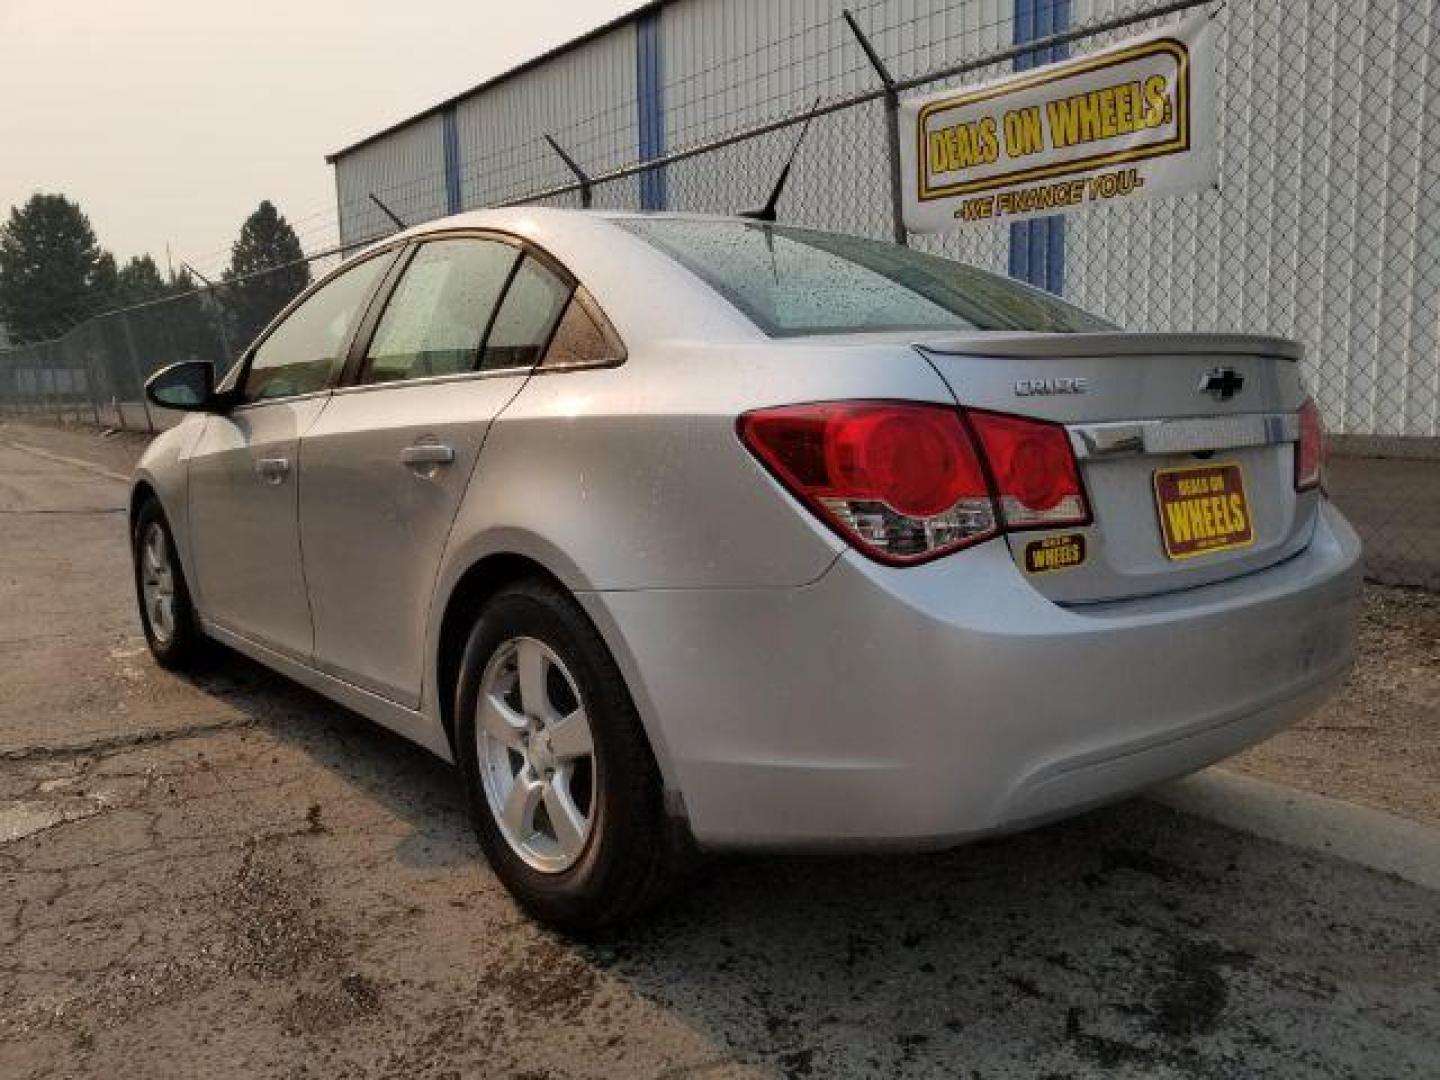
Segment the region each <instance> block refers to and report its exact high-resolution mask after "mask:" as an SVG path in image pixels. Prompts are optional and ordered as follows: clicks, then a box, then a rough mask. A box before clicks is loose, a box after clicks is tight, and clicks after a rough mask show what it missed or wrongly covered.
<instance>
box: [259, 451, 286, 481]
mask: <svg viewBox="0 0 1440 1080" xmlns="http://www.w3.org/2000/svg"><path fill="white" fill-rule="evenodd" d="M289 471H290V459H289V458H283V457H269V458H259V459H257V460H256V462H255V472H256V474H257V475H258V476H259V477H260V479H262V480H264V481H265V482H266V483H267V484H283V483H284V482H285V474H286V473H288V472H289Z"/></svg>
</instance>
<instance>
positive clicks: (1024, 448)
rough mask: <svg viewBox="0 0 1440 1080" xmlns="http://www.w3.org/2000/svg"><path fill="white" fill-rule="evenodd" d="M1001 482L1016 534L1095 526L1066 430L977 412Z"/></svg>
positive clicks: (974, 418) (975, 420) (1005, 512)
mask: <svg viewBox="0 0 1440 1080" xmlns="http://www.w3.org/2000/svg"><path fill="white" fill-rule="evenodd" d="M969 415H970V423H971V424H973V425H974V427H975V433H976V434H977V435H978V436H979V437H980V445H981V446H982V447H983V448H984V451H985V457H986V460H988V461H989V463H990V473H991V475H992V476H993V477H994V478H995V487H996V489H997V490H996V494H997V495H998V496H999V500H1000V513H1001V516H1002V517H1003V518H1004V521H1005V525H1006V526H1007V527H1008V528H1011V529H1034V528H1050V527H1052V526H1057V525H1083V524H1086V523H1087V522H1089V520H1090V510H1089V507H1088V506H1087V505H1086V502H1085V492H1084V489H1082V488H1081V486H1080V471H1079V469H1078V468H1077V467H1076V465H1075V454H1074V451H1072V450H1071V449H1070V436H1069V434H1068V433H1067V432H1066V431H1065V428H1064V427H1063V426H1062V425H1060V424H1051V423H1047V422H1045V421H1043V420H1031V419H1028V418H1026V417H1023V416H1007V415H1005V414H1004V413H992V412H979V411H972V412H971V413H970V414H969Z"/></svg>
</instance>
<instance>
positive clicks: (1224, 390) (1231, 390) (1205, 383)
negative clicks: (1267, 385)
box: [1200, 367, 1245, 401]
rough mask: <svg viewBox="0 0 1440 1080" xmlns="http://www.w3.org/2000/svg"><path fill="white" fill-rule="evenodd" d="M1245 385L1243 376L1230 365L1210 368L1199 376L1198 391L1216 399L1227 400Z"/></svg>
mask: <svg viewBox="0 0 1440 1080" xmlns="http://www.w3.org/2000/svg"><path fill="white" fill-rule="evenodd" d="M1244 385H1245V376H1244V375H1241V374H1240V373H1239V372H1238V371H1236V370H1235V369H1234V368H1232V367H1217V368H1211V369H1210V370H1209V371H1207V372H1206V373H1205V374H1204V375H1202V376H1201V377H1200V393H1202V394H1209V395H1210V396H1211V397H1213V398H1214V399H1215V400H1216V401H1229V400H1230V399H1231V398H1232V397H1234V396H1235V395H1236V394H1238V393H1239V392H1240V389H1241V387H1243V386H1244Z"/></svg>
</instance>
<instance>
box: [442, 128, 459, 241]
mask: <svg viewBox="0 0 1440 1080" xmlns="http://www.w3.org/2000/svg"><path fill="white" fill-rule="evenodd" d="M440 141H441V145H442V148H443V150H444V155H445V211H446V213H450V214H458V213H459V212H460V210H461V206H460V128H459V127H458V125H457V124H456V122H455V106H454V105H451V106H450V107H449V108H448V109H446V110H445V111H444V112H442V113H441V114H440Z"/></svg>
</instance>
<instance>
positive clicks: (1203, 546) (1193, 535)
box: [1155, 464, 1255, 559]
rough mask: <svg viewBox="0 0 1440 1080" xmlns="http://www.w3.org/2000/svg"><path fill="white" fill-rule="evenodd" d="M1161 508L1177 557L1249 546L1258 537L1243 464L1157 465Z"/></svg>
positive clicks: (1170, 549)
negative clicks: (1246, 495) (1163, 467)
mask: <svg viewBox="0 0 1440 1080" xmlns="http://www.w3.org/2000/svg"><path fill="white" fill-rule="evenodd" d="M1155 508H1156V510H1157V511H1159V514H1160V535H1161V537H1162V539H1163V540H1164V543H1165V554H1166V555H1167V556H1169V557H1170V558H1172V559H1193V558H1194V557H1195V556H1197V555H1209V554H1211V553H1212V552H1216V551H1229V550H1231V549H1233V548H1243V547H1249V546H1250V544H1251V543H1253V542H1254V540H1255V531H1254V528H1253V526H1252V523H1251V521H1250V506H1249V503H1248V502H1246V499H1245V478H1244V476H1243V475H1241V472H1240V466H1239V465H1235V464H1222V465H1195V466H1190V467H1187V468H1184V469H1159V470H1157V471H1156V473H1155Z"/></svg>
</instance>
